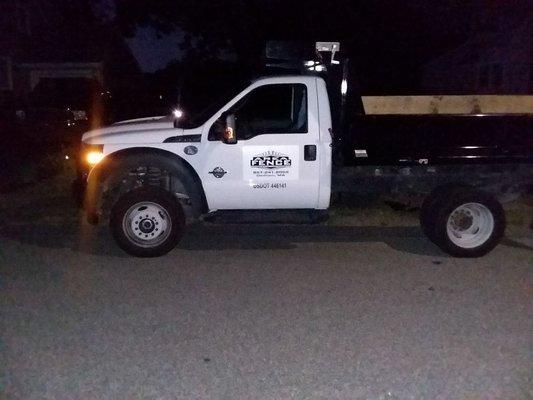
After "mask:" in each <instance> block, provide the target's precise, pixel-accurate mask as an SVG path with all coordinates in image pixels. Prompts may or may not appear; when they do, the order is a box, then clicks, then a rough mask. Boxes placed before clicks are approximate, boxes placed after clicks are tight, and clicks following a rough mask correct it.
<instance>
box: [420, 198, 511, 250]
mask: <svg viewBox="0 0 533 400" xmlns="http://www.w3.org/2000/svg"><path fill="white" fill-rule="evenodd" d="M432 221H433V230H432V231H430V234H428V236H429V238H430V239H431V240H432V241H433V242H434V243H435V244H437V245H438V246H439V247H440V248H441V249H442V250H444V251H445V252H446V253H448V254H451V255H453V256H456V257H480V256H483V255H485V254H487V253H488V252H490V251H491V250H492V249H493V248H494V247H496V245H497V244H498V242H499V241H500V239H501V237H502V236H503V234H504V232H505V213H504V211H503V208H502V206H501V204H500V203H499V202H498V201H497V200H495V199H494V198H493V197H491V196H489V195H487V194H485V193H483V192H480V191H474V190H472V189H466V188H461V189H457V190H454V191H451V192H449V193H448V196H446V197H445V198H443V199H442V200H441V201H438V202H436V207H435V211H434V214H433V220H432ZM430 235H431V236H430Z"/></svg>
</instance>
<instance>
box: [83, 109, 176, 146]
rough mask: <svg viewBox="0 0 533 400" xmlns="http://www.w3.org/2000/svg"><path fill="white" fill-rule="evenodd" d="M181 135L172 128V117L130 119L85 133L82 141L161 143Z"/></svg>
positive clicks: (88, 142) (94, 142)
mask: <svg viewBox="0 0 533 400" xmlns="http://www.w3.org/2000/svg"><path fill="white" fill-rule="evenodd" d="M180 134H183V129H177V128H174V119H173V117H172V116H163V117H161V116H159V117H149V118H139V119H130V120H126V121H119V122H115V123H114V124H113V125H110V126H107V127H104V128H98V129H94V130H92V131H88V132H86V133H85V134H84V135H83V137H82V141H83V142H84V143H87V144H123V143H145V144H147V143H162V142H163V141H164V140H165V139H166V138H168V137H170V136H177V135H180Z"/></svg>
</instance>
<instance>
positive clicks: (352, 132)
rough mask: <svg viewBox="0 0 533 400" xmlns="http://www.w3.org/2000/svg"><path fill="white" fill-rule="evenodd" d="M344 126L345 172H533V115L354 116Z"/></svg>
mask: <svg viewBox="0 0 533 400" xmlns="http://www.w3.org/2000/svg"><path fill="white" fill-rule="evenodd" d="M345 126H346V128H345V129H344V132H341V133H340V135H339V137H337V156H338V157H339V158H340V160H342V161H341V164H343V165H346V166H352V165H396V166H398V165H415V164H426V163H427V164H429V165H446V164H487V163H491V164H506V163H529V164H532V166H533V114H525V115H516V114H512V115H495V114H492V115H468V114H467V115H432V114H429V115H427V114H425V115H353V117H352V118H349V121H348V123H347V124H346V125H345Z"/></svg>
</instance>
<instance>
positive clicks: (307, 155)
mask: <svg viewBox="0 0 533 400" xmlns="http://www.w3.org/2000/svg"><path fill="white" fill-rule="evenodd" d="M304 160H305V161H316V145H314V144H306V145H305V146H304Z"/></svg>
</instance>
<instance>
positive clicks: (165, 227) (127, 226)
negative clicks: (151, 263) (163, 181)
mask: <svg viewBox="0 0 533 400" xmlns="http://www.w3.org/2000/svg"><path fill="white" fill-rule="evenodd" d="M184 226H185V218H184V215H183V210H182V208H181V205H180V204H179V202H178V201H177V200H176V199H175V198H174V197H173V196H172V194H171V193H169V192H167V191H164V190H161V189H155V188H154V189H152V188H141V189H135V190H132V191H130V192H127V193H125V194H124V195H122V196H121V197H120V198H119V199H118V201H117V202H116V203H115V205H114V206H113V208H112V210H111V219H110V228H111V232H112V234H113V237H114V238H115V240H116V242H117V244H118V245H119V247H120V248H121V249H122V250H124V251H125V252H126V253H128V254H131V255H133V256H137V257H157V256H161V255H163V254H166V253H168V252H169V251H170V250H172V249H173V248H174V247H175V246H176V244H177V243H178V242H179V240H180V239H181V237H182V235H183V230H184Z"/></svg>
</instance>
